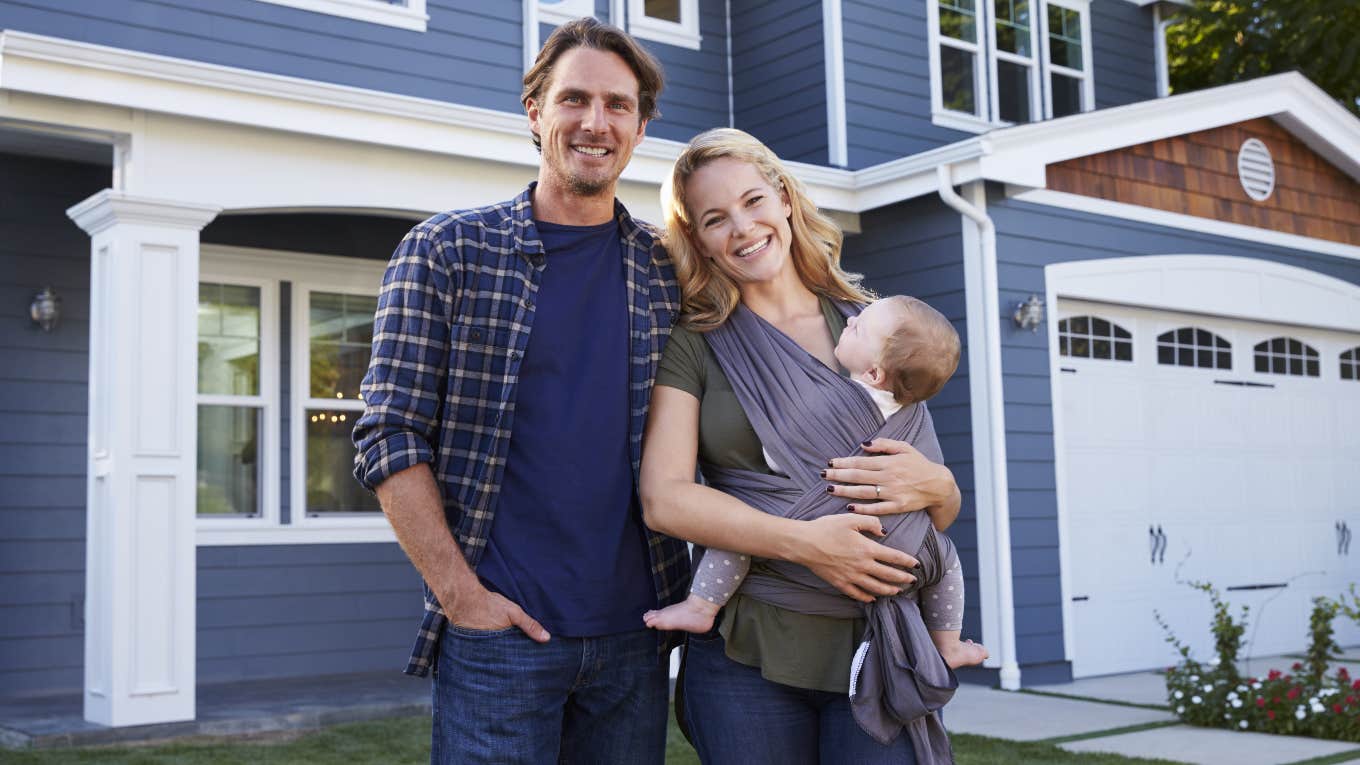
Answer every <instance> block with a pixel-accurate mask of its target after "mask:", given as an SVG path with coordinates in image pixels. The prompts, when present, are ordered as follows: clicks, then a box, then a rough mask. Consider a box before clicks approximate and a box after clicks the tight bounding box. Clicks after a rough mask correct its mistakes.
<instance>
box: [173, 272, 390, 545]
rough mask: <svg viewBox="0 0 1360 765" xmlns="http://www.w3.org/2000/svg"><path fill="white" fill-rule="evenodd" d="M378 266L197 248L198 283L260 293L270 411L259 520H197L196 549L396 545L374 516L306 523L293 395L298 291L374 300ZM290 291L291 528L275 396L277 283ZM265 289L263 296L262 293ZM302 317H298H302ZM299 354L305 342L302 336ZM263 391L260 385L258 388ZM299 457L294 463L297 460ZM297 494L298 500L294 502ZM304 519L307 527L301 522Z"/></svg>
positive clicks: (300, 364)
mask: <svg viewBox="0 0 1360 765" xmlns="http://www.w3.org/2000/svg"><path fill="white" fill-rule="evenodd" d="M386 266H387V264H386V262H384V261H368V260H359V259H356V258H342V257H334V256H329V255H312V254H307V253H294V252H284V251H279V250H263V249H255V248H248V247H224V246H220V245H203V247H202V251H201V265H200V268H199V270H200V275H199V278H200V280H201V281H205V282H225V283H230V284H247V285H251V286H255V285H259V286H261V287H262V291H261V295H260V300H261V302H262V303H264V305H262V306H261V317H260V324H261V332H262V334H263V337H262V338H261V370H260V384H261V386H262V388H261V390H262V392H263V393H268V396H269V399H270V401H271V402H272V409H271V410H270V411H269V412H268V413H266V414H265V415H264V417H265V423H264V424H263V425H262V433H263V435H262V437H261V441H262V442H265V444H266V445H265V453H264V454H263V455H262V457H261V470H262V474H261V479H260V480H261V482H262V483H261V486H262V487H263V490H262V494H263V499H262V502H263V503H264V507H263V508H262V512H261V517H260V518H201V519H199V520H198V522H197V526H196V528H197V531H196V542H197V544H199V545H201V546H222V545H278V544H349V543H368V542H395V541H396V535H395V534H393V532H392V528H391V526H389V525H388V524H387V521H386V519H385V518H384V517H382V516H381V515H378V516H367V515H366V516H364V517H362V518H342V519H327V518H317V519H309V518H307V517H306V511H305V504H304V503H305V500H306V479H305V473H300V472H299V470H305V469H306V463H305V457H306V441H305V439H306V431H305V430H304V429H303V427H302V423H301V421H300V419H299V418H300V417H301V412H302V410H303V409H304V407H305V405H306V404H305V402H304V401H303V400H302V399H300V398H299V396H298V395H297V393H296V392H298V391H306V390H307V387H306V386H307V384H308V381H307V380H306V377H305V374H304V375H303V379H302V381H301V382H299V381H298V377H299V370H305V369H307V367H308V366H309V364H308V362H307V358H306V356H300V355H299V353H298V351H297V343H298V342H299V337H300V335H301V332H302V330H301V329H300V328H301V327H304V326H305V324H299V323H298V304H299V296H300V295H303V294H306V293H305V292H303V290H307V289H311V290H316V289H321V290H323V291H328V290H333V291H337V292H351V293H353V294H359V295H369V296H372V295H376V294H378V289H379V286H380V284H381V283H382V275H383V271H384V269H385V268H386ZM282 282H289V283H290V284H291V285H292V303H293V309H292V313H291V314H290V317H291V321H292V323H291V325H290V331H291V337H290V338H289V342H290V348H291V349H292V352H293V356H292V370H293V374H292V377H291V379H290V386H291V391H293V394H292V395H291V397H290V406H289V409H290V411H289V420H290V428H289V448H290V452H291V453H290V455H289V467H290V475H291V477H292V481H291V489H292V491H290V493H289V500H290V503H289V504H290V511H291V512H290V515H291V518H290V520H291V523H290V524H289V525H283V524H282V523H281V517H280V516H281V512H280V511H281V506H280V498H281V481H280V478H281V475H282V473H281V469H280V468H281V461H280V459H279V457H280V448H281V443H282V439H281V435H280V433H281V424H280V416H279V415H280V412H281V406H280V403H279V397H280V394H281V392H282V391H281V383H282V380H281V379H280V377H279V351H280V343H279V332H280V326H279V293H280V289H279V285H280V283H282ZM266 288H267V289H268V290H269V296H268V297H266V294H265V292H264V289H266ZM303 318H304V319H305V315H304V317H303ZM302 341H303V345H304V351H303V352H304V353H305V346H306V342H305V341H306V338H305V336H302ZM264 386H267V387H264ZM300 458H301V459H300ZM299 493H301V494H302V497H301V498H299V496H298V495H299ZM306 521H313V523H307V522H306Z"/></svg>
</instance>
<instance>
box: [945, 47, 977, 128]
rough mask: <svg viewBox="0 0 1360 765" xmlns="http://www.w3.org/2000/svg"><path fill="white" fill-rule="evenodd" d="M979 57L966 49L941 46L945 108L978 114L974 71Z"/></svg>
mask: <svg viewBox="0 0 1360 765" xmlns="http://www.w3.org/2000/svg"><path fill="white" fill-rule="evenodd" d="M976 63H977V57H976V56H975V55H974V54H972V53H969V52H968V51H965V50H959V49H958V48H951V47H949V46H948V45H941V46H940V86H941V88H942V90H941V93H940V97H941V100H942V101H943V103H944V108H946V109H950V110H953V111H956V112H966V113H968V114H977V95H976V90H977V84H976V82H975V80H974V78H973V72H974V70H975V66H976Z"/></svg>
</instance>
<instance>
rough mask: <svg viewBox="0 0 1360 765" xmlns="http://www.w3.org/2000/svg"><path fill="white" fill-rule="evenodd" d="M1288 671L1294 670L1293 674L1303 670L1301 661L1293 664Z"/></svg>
mask: <svg viewBox="0 0 1360 765" xmlns="http://www.w3.org/2000/svg"><path fill="white" fill-rule="evenodd" d="M1290 669H1292V670H1294V671H1295V672H1298V671H1299V670H1301V669H1303V662H1301V661H1296V662H1294V665H1293V666H1292V667H1290Z"/></svg>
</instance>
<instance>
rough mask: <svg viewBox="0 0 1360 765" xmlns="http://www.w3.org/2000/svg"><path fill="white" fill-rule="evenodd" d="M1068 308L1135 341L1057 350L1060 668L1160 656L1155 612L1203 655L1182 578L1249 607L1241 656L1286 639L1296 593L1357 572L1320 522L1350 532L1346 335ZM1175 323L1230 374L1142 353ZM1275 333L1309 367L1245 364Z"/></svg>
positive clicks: (1356, 477)
mask: <svg viewBox="0 0 1360 765" xmlns="http://www.w3.org/2000/svg"><path fill="white" fill-rule="evenodd" d="M1081 316H1097V317H1100V318H1103V319H1106V320H1109V321H1111V322H1113V323H1114V324H1116V325H1117V326H1119V327H1121V328H1123V329H1124V330H1127V331H1128V332H1130V333H1132V335H1133V349H1134V352H1133V360H1132V361H1116V360H1113V359H1108V360H1107V359H1088V358H1077V357H1073V356H1060V357H1058V359H1057V365H1058V366H1059V367H1061V368H1062V369H1063V373H1062V374H1061V376H1060V379H1059V380H1058V381H1057V383H1056V384H1055V390H1056V392H1057V395H1058V401H1059V406H1060V407H1061V412H1062V419H1061V423H1060V428H1061V449H1062V453H1061V459H1062V460H1063V469H1062V475H1063V476H1064V478H1063V487H1062V497H1063V508H1062V513H1063V517H1064V519H1065V520H1064V529H1065V541H1064V544H1065V545H1066V546H1067V554H1068V560H1069V566H1070V571H1069V572H1068V575H1067V581H1068V583H1069V594H1070V595H1071V596H1072V597H1073V602H1072V604H1071V616H1072V631H1071V633H1072V640H1073V643H1072V646H1071V649H1072V658H1073V674H1075V675H1077V676H1086V675H1097V674H1106V673H1111V672H1123V671H1132V670H1141V669H1148V668H1151V667H1157V666H1163V665H1165V664H1168V663H1170V662H1171V661H1173V660H1174V659H1175V654H1174V653H1173V652H1172V649H1170V647H1169V646H1167V644H1166V643H1165V642H1163V640H1162V638H1163V637H1164V635H1163V633H1162V631H1161V628H1160V627H1158V626H1157V624H1156V622H1155V621H1154V620H1153V619H1152V616H1151V615H1152V612H1153V610H1154V609H1156V610H1158V611H1160V612H1161V613H1163V614H1164V616H1165V617H1166V618H1167V620H1168V621H1169V622H1170V623H1171V625H1172V627H1173V628H1174V629H1175V631H1176V633H1177V635H1178V636H1180V637H1181V638H1182V639H1183V640H1184V641H1185V642H1187V643H1188V644H1189V645H1191V647H1192V648H1193V649H1194V651H1195V652H1196V655H1198V656H1199V657H1200V658H1204V659H1207V658H1209V657H1210V656H1211V655H1212V640H1211V637H1210V634H1209V629H1208V625H1209V622H1210V619H1211V607H1210V604H1209V600H1208V598H1207V597H1205V596H1204V595H1202V594H1200V593H1198V592H1195V591H1193V590H1191V589H1190V588H1189V587H1187V586H1186V585H1185V583H1186V582H1189V581H1197V580H1202V581H1209V582H1211V583H1212V584H1214V585H1215V586H1216V587H1217V588H1218V589H1219V590H1220V591H1221V592H1222V593H1223V595H1224V597H1225V599H1226V600H1227V601H1228V602H1229V603H1230V604H1232V606H1233V610H1234V613H1235V614H1236V613H1237V610H1238V608H1239V607H1240V606H1242V605H1246V606H1247V607H1248V608H1249V609H1250V611H1249V615H1248V621H1249V623H1250V628H1249V631H1248V633H1247V636H1248V638H1249V640H1250V642H1249V645H1248V646H1247V649H1246V650H1247V654H1248V655H1261V654H1271V653H1282V652H1296V651H1299V650H1301V649H1302V648H1303V647H1304V645H1305V643H1306V633H1307V626H1308V623H1307V617H1308V612H1309V609H1310V608H1311V602H1312V599H1313V598H1314V597H1316V596H1317V595H1322V594H1325V595H1330V596H1334V595H1336V594H1338V593H1340V592H1343V591H1344V590H1345V589H1346V587H1347V586H1348V585H1349V584H1350V583H1351V582H1357V581H1360V542H1354V543H1353V544H1352V546H1351V550H1350V553H1349V554H1346V552H1345V551H1344V550H1339V549H1338V543H1339V540H1340V532H1338V530H1337V525H1338V523H1342V522H1345V523H1347V524H1348V526H1349V527H1350V528H1351V529H1352V532H1353V533H1354V532H1360V382H1354V381H1347V380H1342V379H1340V374H1339V368H1338V361H1337V359H1338V355H1339V354H1340V353H1341V352H1342V351H1343V350H1346V349H1348V348H1353V347H1356V346H1360V334H1347V333H1341V332H1336V331H1331V330H1320V329H1312V328H1305V327H1293V326H1287V325H1272V324H1264V323H1254V322H1247V321H1242V320H1236V319H1226V318H1219V317H1211V316H1201V315H1192V314H1177V313H1173V312H1168V311H1158V310H1149V309H1139V308H1131V307H1127V306H1116V305H1110V304H1100V303H1090V302H1083V301H1072V300H1060V301H1059V305H1058V317H1059V318H1060V319H1064V318H1073V317H1081ZM1182 327H1195V328H1198V329H1204V330H1207V331H1208V332H1210V333H1212V334H1213V335H1215V336H1217V337H1221V338H1223V339H1224V340H1226V341H1227V342H1229V343H1230V344H1231V352H1232V368H1231V369H1217V368H1196V367H1180V366H1171V365H1164V364H1158V363H1157V360H1158V353H1157V338H1158V336H1160V335H1161V334H1163V333H1165V332H1168V331H1174V330H1177V329H1179V328H1182ZM1276 337H1289V338H1295V339H1298V340H1301V341H1303V342H1304V343H1306V344H1308V345H1309V346H1310V347H1312V348H1314V349H1316V350H1317V351H1318V357H1317V358H1318V361H1319V367H1320V376H1319V377H1316V378H1311V377H1294V376H1286V375H1278V374H1267V373H1258V372H1256V371H1255V360H1254V347H1255V345H1256V344H1258V343H1260V342H1262V341H1268V340H1271V339H1273V338H1276ZM1055 351H1056V349H1055ZM1217 352H1218V349H1217V348H1216V347H1215V349H1214V353H1215V354H1216V353H1217ZM1149 527H1151V528H1152V529H1153V530H1154V531H1159V532H1160V537H1161V538H1162V539H1164V540H1165V541H1164V546H1165V550H1164V551H1162V552H1161V554H1160V555H1158V556H1157V557H1156V559H1155V560H1154V559H1153V558H1152V556H1151V555H1150V552H1151V551H1150V537H1149ZM1337 626H1338V628H1339V629H1338V631H1339V632H1340V633H1341V634H1342V635H1343V637H1347V639H1348V640H1351V641H1355V640H1360V628H1354V627H1353V626H1351V625H1349V624H1346V625H1343V624H1342V623H1341V622H1340V621H1338V623H1337Z"/></svg>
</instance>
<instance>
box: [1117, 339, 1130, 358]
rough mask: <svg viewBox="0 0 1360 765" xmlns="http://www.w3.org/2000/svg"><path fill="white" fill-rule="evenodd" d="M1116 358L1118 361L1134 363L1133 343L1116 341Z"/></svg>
mask: <svg viewBox="0 0 1360 765" xmlns="http://www.w3.org/2000/svg"><path fill="white" fill-rule="evenodd" d="M1114 358H1115V360H1116V361H1133V343H1121V342H1118V341H1115V344H1114Z"/></svg>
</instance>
